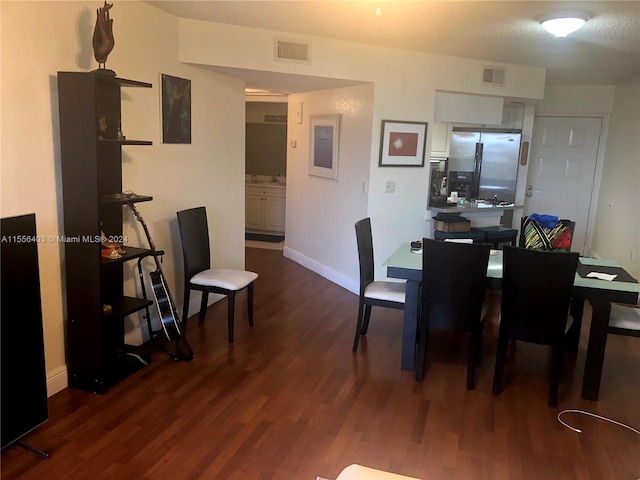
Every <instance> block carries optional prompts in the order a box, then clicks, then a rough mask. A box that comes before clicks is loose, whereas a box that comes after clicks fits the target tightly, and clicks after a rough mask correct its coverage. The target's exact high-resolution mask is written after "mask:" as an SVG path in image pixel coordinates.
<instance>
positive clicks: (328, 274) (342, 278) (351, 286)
mask: <svg viewBox="0 0 640 480" xmlns="http://www.w3.org/2000/svg"><path fill="white" fill-rule="evenodd" d="M282 254H283V255H284V256H285V257H287V258H289V259H291V260H293V261H294V262H296V263H299V264H300V265H302V266H303V267H305V268H308V269H309V270H311V271H312V272H315V273H317V274H318V275H320V276H322V277H324V278H326V279H327V280H329V281H331V282H333V283H335V284H337V285H340V286H341V287H342V288H345V289H347V290H349V291H350V292H351V293H355V294H356V295H359V293H360V283H359V282H357V281H354V280H353V279H351V278H349V277H347V276H346V275H344V274H342V273H340V272H337V271H335V270H333V269H331V268H329V267H327V266H326V265H323V264H321V263H319V262H317V261H315V260H313V259H312V258H309V257H307V256H306V255H303V254H302V253H300V252H298V251H296V250H293V249H292V248H290V247H287V246H285V247H284V250H283V251H282Z"/></svg>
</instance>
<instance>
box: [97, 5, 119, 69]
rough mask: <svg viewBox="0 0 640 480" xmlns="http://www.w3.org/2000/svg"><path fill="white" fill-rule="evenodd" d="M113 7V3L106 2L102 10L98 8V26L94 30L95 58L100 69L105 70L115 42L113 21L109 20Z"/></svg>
mask: <svg viewBox="0 0 640 480" xmlns="http://www.w3.org/2000/svg"><path fill="white" fill-rule="evenodd" d="M111 7H113V3H107V2H106V1H105V2H104V6H103V7H102V8H98V10H97V17H96V26H95V28H94V30H93V56H94V57H95V58H96V61H97V62H98V68H99V69H105V64H106V63H107V57H108V56H109V53H111V50H113V46H114V45H115V40H114V38H113V19H112V18H109V10H111Z"/></svg>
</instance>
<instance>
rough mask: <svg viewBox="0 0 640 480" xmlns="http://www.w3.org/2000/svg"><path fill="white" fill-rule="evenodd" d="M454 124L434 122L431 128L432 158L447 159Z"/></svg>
mask: <svg viewBox="0 0 640 480" xmlns="http://www.w3.org/2000/svg"><path fill="white" fill-rule="evenodd" d="M452 126H453V125H452V124H451V123H449V122H432V123H431V125H430V127H431V157H432V158H447V157H448V156H449V144H450V138H451V129H452Z"/></svg>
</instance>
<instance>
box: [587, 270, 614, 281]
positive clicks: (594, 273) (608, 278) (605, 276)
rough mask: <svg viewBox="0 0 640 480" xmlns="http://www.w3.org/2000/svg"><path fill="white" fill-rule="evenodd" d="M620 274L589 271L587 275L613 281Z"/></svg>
mask: <svg viewBox="0 0 640 480" xmlns="http://www.w3.org/2000/svg"><path fill="white" fill-rule="evenodd" d="M617 276H618V275H617V274H615V273H614V274H613V275H609V274H608V273H600V272H589V273H587V277H590V278H598V279H600V280H607V281H609V282H610V281H611V280H613V279H614V278H616V277H617Z"/></svg>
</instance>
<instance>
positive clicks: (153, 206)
mask: <svg viewBox="0 0 640 480" xmlns="http://www.w3.org/2000/svg"><path fill="white" fill-rule="evenodd" d="M0 8H1V12H2V13H1V27H2V28H1V45H2V47H1V48H2V52H1V54H2V57H1V58H2V85H1V89H2V90H1V93H2V106H1V108H2V110H1V122H2V133H1V135H2V138H1V139H0V141H1V145H2V146H1V152H2V167H1V175H2V176H1V185H2V188H1V192H2V196H1V200H2V202H1V205H0V208H1V214H2V216H3V217H4V216H11V215H18V214H23V213H30V212H35V213H36V219H37V229H38V233H39V234H40V235H44V236H54V237H57V236H59V235H62V234H63V229H62V225H63V218H62V185H61V178H60V145H59V133H58V132H59V126H58V112H57V109H58V104H57V87H56V85H57V84H56V74H57V71H61V70H68V71H89V70H92V69H95V68H96V67H97V63H96V62H95V60H94V58H93V52H92V47H91V38H92V34H93V27H94V22H95V11H96V3H95V2H76V1H69V2H0ZM111 18H113V19H114V36H115V40H116V44H115V48H114V50H113V51H112V53H111V54H110V55H109V58H108V61H107V67H108V68H111V69H113V70H115V71H116V72H117V74H118V75H119V76H122V77H125V78H131V79H135V80H141V81H146V82H150V83H152V84H153V88H152V89H124V91H123V92H124V93H123V112H122V116H123V125H122V127H123V133H124V134H125V135H127V136H129V137H130V138H142V139H149V140H152V141H153V146H151V147H133V146H129V147H125V148H124V149H123V177H124V178H123V188H124V189H130V190H133V191H135V192H137V193H141V194H146V195H151V196H153V197H154V201H153V202H149V203H144V204H140V205H139V209H140V212H141V214H142V215H143V217H144V218H145V220H146V222H147V223H148V225H149V228H150V230H151V235H152V236H153V240H154V242H155V243H156V245H157V247H158V248H160V249H163V250H165V251H166V256H165V262H164V263H163V270H164V272H165V274H166V276H167V278H168V281H169V285H170V289H171V291H172V294H173V296H174V297H175V298H176V300H177V302H178V303H179V304H181V303H182V258H181V253H180V241H179V237H178V234H177V226H176V215H175V212H176V211H177V210H180V209H183V208H188V207H192V206H198V205H205V206H206V207H207V209H208V213H209V222H210V228H211V230H212V232H211V237H212V238H211V240H212V245H213V255H214V262H217V264H218V265H221V266H227V267H243V266H244V241H243V239H244V102H245V99H244V83H243V82H241V81H238V80H235V79H231V78H229V77H223V76H221V75H218V74H216V73H213V72H211V71H208V70H204V69H199V68H194V67H192V66H189V65H184V64H181V63H179V62H178V61H177V29H178V23H177V19H176V18H174V17H172V16H170V15H167V14H165V13H164V12H162V11H160V10H158V9H156V8H153V7H151V6H150V5H148V4H146V3H143V2H119V3H116V4H115V5H114V7H113V9H112V10H111ZM160 73H166V74H170V75H174V76H179V77H183V78H188V79H191V81H192V85H191V87H192V129H193V130H192V144H191V145H163V144H162V141H161V138H160V123H159V122H160V113H159V108H160V101H159V89H158V85H159V74H160ZM125 217H127V215H126V214H125ZM124 230H125V234H128V235H129V237H130V238H131V239H135V240H132V241H131V244H133V245H136V244H138V242H140V243H139V244H140V245H142V246H146V239H145V237H144V235H143V233H142V231H141V229H140V228H139V226H138V225H137V224H136V223H135V221H134V220H133V219H132V217H131V216H130V215H129V216H128V220H127V222H126V223H125V227H124ZM38 252H39V257H40V280H41V289H42V306H43V326H44V339H45V361H46V371H47V377H48V380H49V394H53V393H55V392H56V391H58V390H60V389H61V388H64V387H65V386H66V366H65V349H64V320H65V313H64V312H65V308H66V307H65V298H64V273H63V261H64V258H63V254H64V251H63V246H62V245H61V244H58V243H56V242H46V243H41V244H40V245H39V246H38ZM133 268H134V265H127V271H128V273H131V272H132V270H133ZM136 287H137V280H136V277H135V276H133V277H131V278H130V280H129V281H128V284H127V288H128V289H129V290H133V289H135V288H136ZM194 303H195V302H194ZM133 323H134V324H135V323H137V319H134V322H133ZM132 327H133V326H132V325H130V328H132Z"/></svg>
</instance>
